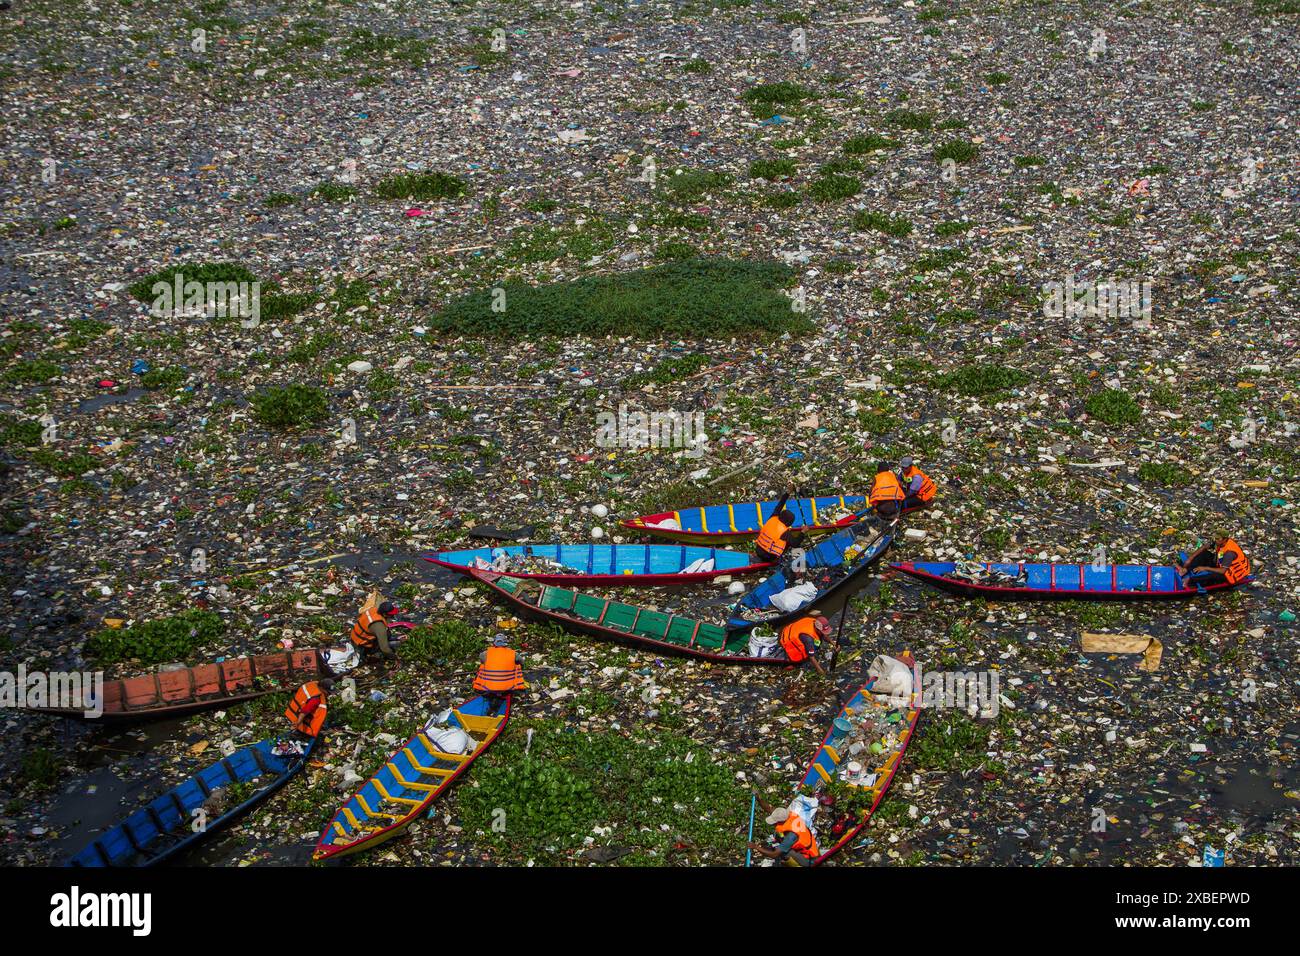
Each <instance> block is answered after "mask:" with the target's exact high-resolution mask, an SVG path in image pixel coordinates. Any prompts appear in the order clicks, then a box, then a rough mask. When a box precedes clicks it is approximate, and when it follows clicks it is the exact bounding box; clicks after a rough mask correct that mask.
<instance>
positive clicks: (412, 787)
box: [384, 760, 438, 792]
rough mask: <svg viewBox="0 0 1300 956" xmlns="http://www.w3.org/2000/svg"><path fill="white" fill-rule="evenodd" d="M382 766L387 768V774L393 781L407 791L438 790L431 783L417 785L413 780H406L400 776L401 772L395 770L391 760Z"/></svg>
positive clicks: (395, 767)
mask: <svg viewBox="0 0 1300 956" xmlns="http://www.w3.org/2000/svg"><path fill="white" fill-rule="evenodd" d="M384 766H385V767H387V768H388V772H389V773H391V774H392V775H393V779H394V780H396V781H397V782H398V783H400V784H401V785H402V786H403V787H405V788H406V789H407V790H424V791H426V792H427V791H430V790H437V789H438V788H437V787H436V786H434V785H433V784H431V783H417V782H415V781H413V780H407V779H406V778H405V777H403V776H402V772H401V771H400V770H398V769H397V764H395V763H393V762H392V761H391V760H390V761H389V762H388V763H386V764H384Z"/></svg>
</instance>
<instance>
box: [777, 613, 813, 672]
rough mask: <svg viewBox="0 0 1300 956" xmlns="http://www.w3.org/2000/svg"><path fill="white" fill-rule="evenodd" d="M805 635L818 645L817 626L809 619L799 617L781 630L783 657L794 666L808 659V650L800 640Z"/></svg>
mask: <svg viewBox="0 0 1300 956" xmlns="http://www.w3.org/2000/svg"><path fill="white" fill-rule="evenodd" d="M805 634H806V635H807V636H808V637H811V638H812V639H813V644H817V643H819V639H818V636H817V625H816V624H814V623H813V619H812V618H810V617H801V618H799V620H797V621H791V622H790V623H789V624H787V625H786V626H785V627H783V628H781V647H782V648H784V649H785V656H786V657H788V658H790V660H791V661H793V662H794V663H796V664H798V663H801V662H802V661H805V660H807V658H808V648H807V647H805V646H804V642H803V641H802V640H800V638H801V637H803V636H804V635H805Z"/></svg>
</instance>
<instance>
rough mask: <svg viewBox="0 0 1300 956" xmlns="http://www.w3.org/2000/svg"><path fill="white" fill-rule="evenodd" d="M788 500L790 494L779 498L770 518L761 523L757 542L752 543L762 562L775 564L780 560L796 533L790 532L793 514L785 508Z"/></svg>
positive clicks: (787, 493)
mask: <svg viewBox="0 0 1300 956" xmlns="http://www.w3.org/2000/svg"><path fill="white" fill-rule="evenodd" d="M789 500H790V492H788V491H787V492H786V493H785V494H783V495H782V496H781V500H780V501H778V502H777V503H776V508H774V509H773V510H772V517H770V518H768V519H767V520H766V521H764V522H763V527H761V528H760V529H759V530H758V540H757V541H755V542H754V550H755V551H756V552H757V553H758V556H759V557H760V558H761V559H762V560H764V561H771V562H772V563H774V564H775V563H777V562H779V561H780V560H781V555H783V554H785V549H786V548H787V547H788V546H789V544H790V539H791V536H792V535H793V534H797V532H793V531H791V530H790V529H791V526H792V525H793V524H794V512H793V511H791V510H790V509H789V508H787V507H786V506H785V503H786V502H787V501H789Z"/></svg>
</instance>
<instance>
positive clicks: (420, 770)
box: [312, 695, 511, 860]
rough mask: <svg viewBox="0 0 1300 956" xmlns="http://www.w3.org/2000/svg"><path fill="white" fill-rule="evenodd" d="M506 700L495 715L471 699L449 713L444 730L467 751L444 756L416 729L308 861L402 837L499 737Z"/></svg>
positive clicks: (485, 704)
mask: <svg viewBox="0 0 1300 956" xmlns="http://www.w3.org/2000/svg"><path fill="white" fill-rule="evenodd" d="M510 699H511V698H510V696H509V695H507V696H506V698H505V701H504V703H503V704H502V705H501V708H500V710H499V711H497V712H493V711H492V710H491V708H490V706H489V704H488V701H487V699H486V698H485V697H483V696H481V695H480V696H477V697H471V698H470V699H469V700H467V701H465V703H463V704H461V705H460V706H459V707H456V708H454V709H452V711H451V712H450V713H449V714H448V716H447V721H446V724H445V726H446V727H448V728H458V729H460V730H463V731H464V732H465V734H466V735H467V736H468V738H469V740H470V742H471V744H472V749H471V750H470V751H469V752H468V753H460V754H450V753H444V752H443V751H441V750H439V749H438V747H437V745H436V744H435V743H434V742H433V741H432V740H430V739H429V737H428V736H427V735H426V734H425V732H424V728H421V729H420V730H419V731H417V732H416V733H415V734H414V735H413V736H412V737H411V738H410V739H409V740H407V741H406V743H404V744H402V745H401V746H400V747H398V748H397V750H396V751H394V753H393V755H392V756H391V757H389V758H388V760H387V762H385V763H384V765H383V766H382V767H380V768H379V771H378V772H377V773H376V774H375V775H374V776H373V777H371V778H370V779H369V780H368V781H366V783H365V784H364V785H363V786H362V787H361V789H360V790H358V791H357V792H356V793H355V794H353V795H352V797H351V798H350V799H349V800H348V801H347V803H345V804H343V806H341V807H340V808H339V810H338V812H337V813H336V814H334V818H333V819H332V820H330V822H329V824H328V825H327V826H326V827H325V829H324V830H323V831H321V835H320V840H319V841H317V843H316V850H315V852H314V853H313V854H312V859H314V860H328V859H333V858H335V857H342V856H347V855H348V854H350V853H356V852H358V851H360V850H368V849H370V848H372V847H376V846H379V845H380V844H381V843H385V842H387V841H388V840H391V839H392V838H393V837H395V836H399V835H400V834H402V833H404V832H405V831H406V828H407V827H409V826H410V825H411V824H412V823H414V822H415V821H416V820H417V819H419V818H420V816H422V815H423V814H424V813H425V812H426V811H427V810H428V809H429V807H430V805H431V804H432V803H433V802H434V801H435V800H437V799H438V797H440V796H442V794H444V793H445V792H446V791H447V790H448V789H450V787H451V785H452V784H453V783H455V782H456V780H457V779H459V777H460V776H461V775H462V774H463V773H465V771H466V770H468V769H469V767H470V765H471V764H472V763H474V761H475V760H477V759H478V758H479V757H481V756H482V755H483V753H484V752H485V751H486V750H487V749H488V747H490V746H492V743H493V741H495V740H496V739H497V738H498V737H499V736H501V732H502V731H503V730H504V729H505V726H506V721H508V720H509V719H510Z"/></svg>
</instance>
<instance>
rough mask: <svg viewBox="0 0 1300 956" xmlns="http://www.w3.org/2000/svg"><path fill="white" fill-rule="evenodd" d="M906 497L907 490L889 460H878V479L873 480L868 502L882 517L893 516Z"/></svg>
mask: <svg viewBox="0 0 1300 956" xmlns="http://www.w3.org/2000/svg"><path fill="white" fill-rule="evenodd" d="M906 498H907V492H906V491H904V490H903V483H902V482H901V481H899V480H898V475H896V474H894V470H893V469H892V468H890V467H889V462H886V461H882V462H878V463H877V464H876V480H875V481H874V482H872V485H871V495H870V496H869V497H868V498H867V503H868V504H870V505H871V507H872V508H874V509H875V510H876V514H878V515H880V516H881V517H882V518H892V517H894V516H895V515H897V514H898V511H899V509H900V508H901V507H902V505H903V502H904V500H906Z"/></svg>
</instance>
